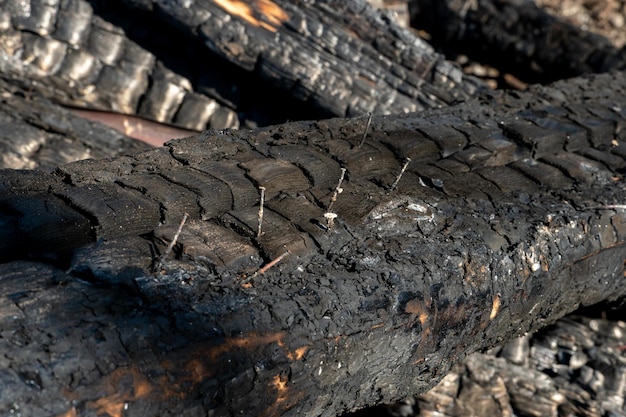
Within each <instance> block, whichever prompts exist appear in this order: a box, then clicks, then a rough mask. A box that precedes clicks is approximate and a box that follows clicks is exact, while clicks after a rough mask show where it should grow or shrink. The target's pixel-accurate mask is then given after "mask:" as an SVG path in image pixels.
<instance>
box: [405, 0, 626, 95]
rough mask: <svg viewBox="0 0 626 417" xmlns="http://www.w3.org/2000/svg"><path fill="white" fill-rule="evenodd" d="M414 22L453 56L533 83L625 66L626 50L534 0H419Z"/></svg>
mask: <svg viewBox="0 0 626 417" xmlns="http://www.w3.org/2000/svg"><path fill="white" fill-rule="evenodd" d="M409 10H410V14H411V26H413V27H415V28H417V29H421V30H424V31H426V32H428V33H429V35H430V37H431V38H430V39H431V43H432V44H433V45H435V46H437V47H439V48H441V49H443V50H445V51H447V53H448V54H449V55H450V56H453V55H458V54H462V55H466V56H468V57H469V58H470V59H472V60H474V61H478V62H481V63H484V64H489V65H491V66H493V67H495V68H497V69H499V70H500V71H501V72H506V73H510V74H513V75H515V76H516V77H518V78H520V79H522V80H524V81H525V82H528V83H548V82H553V81H555V80H559V79H563V78H569V77H575V76H577V75H581V74H585V73H592V72H605V71H610V70H616V69H620V68H625V66H626V50H624V49H619V48H617V47H616V46H614V45H613V44H612V43H611V42H610V41H609V40H608V39H606V38H604V37H603V36H601V35H598V34H594V33H591V32H586V31H584V30H582V29H580V28H577V27H575V26H573V25H572V24H570V23H568V22H565V21H563V20H561V19H559V18H557V17H554V16H552V15H550V14H549V13H547V12H546V11H544V10H542V9H541V8H539V7H538V6H537V5H536V4H535V3H534V2H532V1H498V0H475V1H457V0H445V1H438V0H415V1H411V2H409Z"/></svg>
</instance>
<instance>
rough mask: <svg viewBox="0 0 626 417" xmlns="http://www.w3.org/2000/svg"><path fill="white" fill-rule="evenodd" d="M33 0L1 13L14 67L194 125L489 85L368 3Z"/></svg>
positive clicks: (132, 110)
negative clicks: (463, 69) (61, 0)
mask: <svg viewBox="0 0 626 417" xmlns="http://www.w3.org/2000/svg"><path fill="white" fill-rule="evenodd" d="M4 3H7V4H9V5H10V4H12V1H11V0H5V2H4ZM26 3H29V4H30V9H29V12H28V13H26V12H24V10H23V8H22V7H21V6H20V7H17V6H14V7H13V8H11V7H6V8H5V9H6V10H8V11H5V12H4V13H3V15H2V17H3V18H4V20H3V22H4V23H3V25H4V26H3V27H2V30H1V31H0V41H1V42H0V48H2V49H1V52H2V53H3V55H4V56H5V57H6V59H3V60H2V61H1V62H0V70H1V72H3V73H4V76H5V77H11V79H12V81H13V82H14V83H21V84H22V85H23V86H25V87H27V89H31V90H33V91H36V92H37V94H41V95H44V96H46V97H48V98H53V99H55V100H57V101H60V102H63V103H65V104H70V105H73V106H90V107H93V108H97V109H101V110H113V111H118V112H122V113H128V114H135V115H140V116H142V117H146V118H148V119H151V120H156V121H159V122H167V123H172V124H174V125H176V126H180V127H184V128H187V129H195V130H198V131H200V130H204V129H206V128H215V129H223V128H230V127H239V126H242V127H254V126H258V125H261V126H264V125H269V124H276V123H279V122H284V121H287V120H310V119H320V118H328V117H331V116H341V117H344V116H355V115H363V114H366V113H368V112H372V113H374V114H391V113H403V112H407V111H416V110H422V109H427V108H433V107H441V106H444V105H447V104H450V103H453V102H455V101H457V100H462V99H466V98H468V97H470V96H472V95H474V94H475V93H476V92H477V91H479V90H481V89H482V88H483V86H482V83H481V82H480V81H479V80H477V79H474V78H472V77H468V76H466V75H464V74H463V73H462V71H461V70H460V68H459V67H458V66H457V65H455V64H453V63H451V62H449V61H446V60H445V59H444V57H443V56H442V55H441V54H438V53H436V52H435V51H434V49H433V48H432V47H431V46H430V45H429V44H427V43H426V42H424V41H423V40H421V39H420V38H418V37H417V36H415V35H414V34H413V33H411V32H410V31H408V30H406V29H404V28H401V27H400V26H398V25H397V24H396V23H395V22H393V21H391V20H390V19H388V18H385V17H384V15H381V13H380V12H378V11H377V10H376V9H374V8H372V7H371V6H370V5H369V4H368V3H366V2H365V1H363V0H355V1H350V2H344V1H330V2H329V1H318V0H316V1H306V2H300V1H298V2H293V1H287V0H277V1H274V2H264V1H252V2H248V3H246V4H244V3H243V2H216V1H211V0H196V1H188V2H157V1H145V2H144V1H142V2H136V1H131V0H129V1H122V0H114V1H109V0H106V1H99V0H93V1H90V2H87V1H83V0H73V1H67V2H43V1H40V0H37V1H35V0H33V1H31V2H26ZM0 4H1V3H0ZM229 5H230V6H229ZM237 5H239V8H237V7H235V6H237ZM138 22H140V24H138ZM131 39H132V40H131ZM43 80H45V82H41V81H43ZM264 101H265V102H267V103H272V104H271V105H262V103H263V102H264Z"/></svg>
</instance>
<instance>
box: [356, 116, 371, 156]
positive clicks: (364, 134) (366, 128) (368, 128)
mask: <svg viewBox="0 0 626 417" xmlns="http://www.w3.org/2000/svg"><path fill="white" fill-rule="evenodd" d="M371 123H372V112H368V113H367V124H366V125H365V132H363V138H361V142H359V148H360V147H361V146H363V143H365V138H366V137H367V134H368V133H369V131H370V124H371Z"/></svg>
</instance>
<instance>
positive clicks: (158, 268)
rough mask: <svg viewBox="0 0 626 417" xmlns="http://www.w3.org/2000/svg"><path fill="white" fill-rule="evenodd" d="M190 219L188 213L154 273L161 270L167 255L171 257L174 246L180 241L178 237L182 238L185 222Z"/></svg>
mask: <svg viewBox="0 0 626 417" xmlns="http://www.w3.org/2000/svg"><path fill="white" fill-rule="evenodd" d="M188 217H189V214H188V213H185V214H184V215H183V219H182V220H181V221H180V224H179V225H178V229H176V233H174V237H173V238H172V240H171V241H170V243H169V245H167V248H166V249H165V252H163V255H161V257H160V258H159V262H157V264H156V265H155V267H154V269H153V271H154V272H156V271H158V270H160V269H161V267H162V266H163V262H164V261H165V258H166V257H167V255H169V253H170V252H171V251H172V249H173V248H174V245H175V244H176V242H177V241H178V237H179V236H180V233H181V232H182V231H183V226H184V225H185V222H186V221H187V218H188Z"/></svg>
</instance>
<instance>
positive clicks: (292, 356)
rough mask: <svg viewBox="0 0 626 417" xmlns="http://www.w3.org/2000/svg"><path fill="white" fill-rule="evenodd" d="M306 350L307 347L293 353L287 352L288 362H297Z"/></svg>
mask: <svg viewBox="0 0 626 417" xmlns="http://www.w3.org/2000/svg"><path fill="white" fill-rule="evenodd" d="M307 350H309V347H308V346H302V347H299V348H298V349H296V350H294V351H293V352H287V357H288V358H289V360H292V361H299V360H300V359H302V358H303V357H304V354H305V353H306V351H307Z"/></svg>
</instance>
